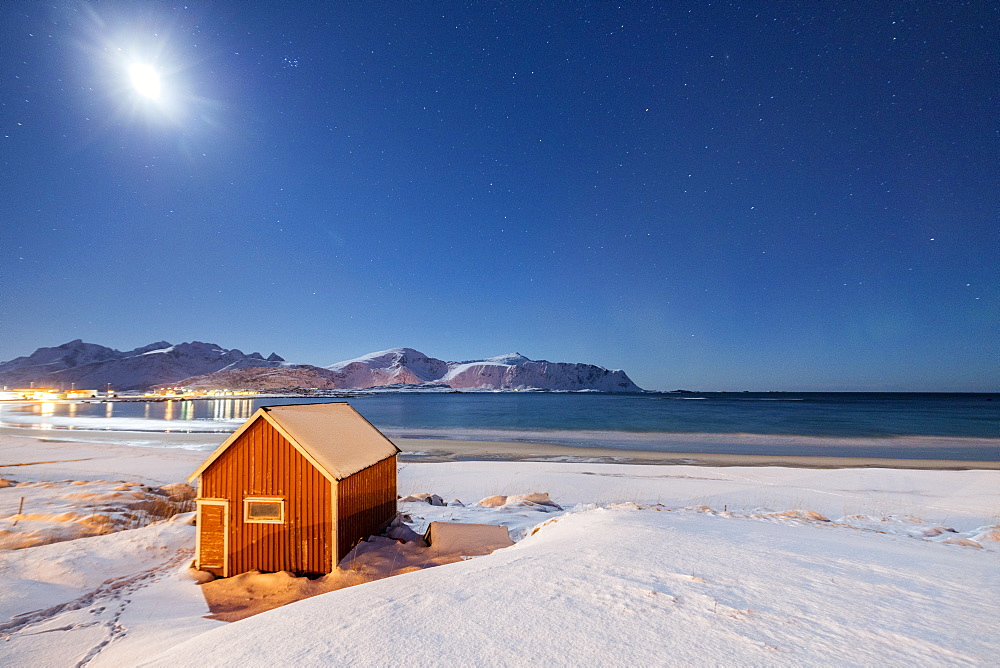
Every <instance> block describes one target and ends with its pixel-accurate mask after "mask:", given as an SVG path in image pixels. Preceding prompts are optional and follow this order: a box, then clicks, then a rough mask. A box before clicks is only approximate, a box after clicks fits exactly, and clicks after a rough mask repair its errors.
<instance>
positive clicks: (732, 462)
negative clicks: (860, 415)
mask: <svg viewBox="0 0 1000 668" xmlns="http://www.w3.org/2000/svg"><path fill="white" fill-rule="evenodd" d="M392 440H393V442H394V443H395V444H396V445H397V447H399V449H400V450H402V451H403V453H404V454H403V457H402V460H403V461H421V462H449V461H484V460H486V461H489V460H497V461H547V462H551V461H572V462H580V461H586V462H601V463H616V464H664V465H687V466H784V467H789V468H809V469H834V468H896V469H929V470H943V471H963V470H972V469H976V470H980V469H981V470H1000V462H997V461H957V460H947V459H889V458H881V459H878V458H867V457H808V456H787V455H781V456H777V455H733V454H724V453H705V452H655V451H650V450H620V449H617V448H589V447H588V448H580V447H571V446H562V445H552V444H548V443H519V442H518V443H513V442H500V441H451V440H443V439H422V438H421V439H414V438H394V439H392Z"/></svg>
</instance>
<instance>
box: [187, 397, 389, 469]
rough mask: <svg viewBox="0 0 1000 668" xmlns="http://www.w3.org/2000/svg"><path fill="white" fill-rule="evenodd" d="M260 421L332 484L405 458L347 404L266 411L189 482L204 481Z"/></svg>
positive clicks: (256, 415)
mask: <svg viewBox="0 0 1000 668" xmlns="http://www.w3.org/2000/svg"><path fill="white" fill-rule="evenodd" d="M258 419H264V420H267V421H268V422H270V423H271V424H272V425H273V426H274V428H275V429H277V430H278V431H279V432H280V433H281V435H282V436H284V437H285V438H286V439H288V441H289V442H290V443H291V444H292V446H294V447H295V449H297V450H298V451H299V452H301V453H302V455H303V456H304V457H305V458H306V459H308V460H309V461H310V462H311V463H312V465H313V466H315V467H316V468H317V469H319V470H320V472H322V473H323V475H325V476H326V477H327V478H328V479H330V480H332V481H336V480H343V479H344V478H346V477H348V476H351V475H354V474H355V473H357V472H358V471H361V470H362V469H366V468H368V467H369V466H371V465H372V464H377V463H378V462H380V461H382V460H383V459H387V458H389V457H392V456H393V455H396V454H398V453H399V448H397V447H396V446H395V445H394V444H393V442H392V441H390V440H389V439H388V438H386V437H385V435H383V434H382V432H380V431H379V430H378V429H376V428H375V427H374V426H373V425H372V424H371V423H370V422H368V420H366V419H365V418H364V417H363V416H362V415H361V414H360V413H358V412H357V411H356V410H354V408H352V407H351V405H350V404H348V403H346V402H333V403H322V404H293V405H290V406H263V407H261V408H260V409H258V410H257V412H256V413H254V414H253V415H251V416H250V419H248V420H247V421H246V422H245V423H244V424H243V426H242V427H240V428H239V429H237V430H236V431H235V432H234V433H233V435H232V436H230V437H229V438H228V439H226V442H225V443H223V444H222V445H220V446H219V447H218V449H216V451H215V452H213V453H212V455H211V456H210V457H209V458H208V459H206V460H205V462H204V463H203V464H202V465H201V466H200V467H198V470H197V471H195V472H194V473H192V474H191V475H190V476H189V477H188V481H192V480H194V479H196V478H197V477H198V476H200V475H201V474H202V473H203V472H204V471H205V470H206V469H207V468H208V467H209V466H211V464H212V462H214V461H215V460H216V459H218V458H219V457H220V456H221V455H222V453H223V452H225V451H226V450H227V449H228V448H229V446H231V445H232V444H233V443H235V442H236V441H237V440H238V439H239V437H240V436H241V435H242V434H243V432H244V431H246V430H247V429H248V428H249V427H250V425H252V424H253V423H254V422H256V421H257V420H258Z"/></svg>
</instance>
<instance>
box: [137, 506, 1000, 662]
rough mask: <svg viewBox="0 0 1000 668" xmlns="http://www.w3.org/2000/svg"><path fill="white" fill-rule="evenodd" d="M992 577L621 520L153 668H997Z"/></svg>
mask: <svg viewBox="0 0 1000 668" xmlns="http://www.w3.org/2000/svg"><path fill="white" fill-rule="evenodd" d="M997 565H998V560H997V555H996V554H994V553H984V552H982V551H978V550H968V549H965V548H962V547H957V546H949V545H935V544H929V543H923V542H919V541H900V540H899V539H897V538H895V537H892V536H885V535H879V534H875V533H872V532H863V531H857V530H854V529H851V528H845V527H835V526H830V525H828V524H822V523H803V522H801V521H800V520H789V521H783V522H773V523H767V522H760V521H756V520H751V519H743V518H733V517H726V516H723V515H717V514H715V515H713V514H702V513H698V512H690V511H684V510H673V511H671V510H669V509H666V508H645V509H639V507H638V506H636V505H635V504H621V505H620V506H618V507H611V508H607V509H603V508H602V509H594V510H584V511H582V512H575V513H571V514H569V515H563V516H561V517H556V518H554V519H551V520H549V521H548V522H546V523H545V524H543V525H541V526H540V527H539V528H538V529H537V531H535V532H534V533H533V534H531V535H528V536H527V537H525V538H524V539H523V540H522V541H521V542H520V543H518V544H517V545H515V546H513V547H510V548H507V549H503V550H499V551H497V552H494V553H493V554H491V555H489V556H485V557H478V558H475V559H472V560H469V561H465V562H461V563H456V564H452V565H449V566H445V567H442V568H433V569H429V570H420V571H416V572H412V573H408V574H405V575H400V576H398V577H393V578H389V579H385V580H379V581H376V582H370V583H367V584H365V585H362V586H360V587H352V588H349V589H343V590H340V591H336V592H332V593H330V594H323V595H320V596H316V597H314V598H310V599H307V600H304V601H301V602H298V603H295V604H293V605H289V606H285V607H283V608H279V609H276V610H272V611H270V612H265V613H263V614H260V615H257V616H255V617H251V618H248V619H245V620H243V621H241V622H238V623H235V624H230V625H228V626H224V627H218V628H215V629H213V630H209V631H207V632H206V633H204V634H202V635H199V636H197V637H194V638H192V639H190V640H188V641H187V642H184V643H181V644H179V645H177V646H176V647H173V648H171V649H169V650H167V651H165V652H164V653H163V654H161V655H160V656H159V657H158V658H156V659H155V660H153V661H151V662H150V664H144V665H163V666H167V665H170V666H175V665H184V664H198V665H212V666H245V665H292V664H294V665H298V666H313V665H316V666H318V665H327V664H329V663H330V662H331V661H333V662H335V663H337V664H339V665H378V666H388V665H408V664H419V663H431V664H434V665H460V666H473V665H528V664H530V665H590V664H593V663H594V662H595V661H597V662H598V663H606V662H611V663H614V664H615V665H636V666H654V665H664V664H671V665H826V664H830V663H834V664H841V665H874V664H880V665H882V664H890V665H914V664H917V665H921V664H922V665H933V664H939V663H942V662H945V663H969V664H976V663H990V662H992V660H993V659H994V658H995V657H996V654H995V652H996V650H997V644H996V640H995V638H996V634H995V628H994V615H995V614H996V612H997V610H998V609H997V598H996V597H997V595H998V594H1000V591H998V589H997V581H996V578H995V577H994V572H995V571H994V570H993V569H995V568H996V567H997ZM595 657H598V658H595Z"/></svg>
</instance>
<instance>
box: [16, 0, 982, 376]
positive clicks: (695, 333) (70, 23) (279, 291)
mask: <svg viewBox="0 0 1000 668" xmlns="http://www.w3.org/2000/svg"><path fill="white" fill-rule="evenodd" d="M998 26H1000V4H998V3H991V2H975V3H961V2H951V1H949V2H940V3H937V2H896V3H858V2H835V1H821V2H795V3H792V2H760V3H752V2H750V3H715V2H712V3H709V2H703V1H697V2H663V3H650V2H645V3H638V2H635V3H622V4H621V5H615V4H612V3H608V2H593V3H591V2H555V3H551V2H546V3H541V2H481V3H480V2H474V3H465V2H433V3H432V2H339V1H338V2H305V1H301V2H282V3H279V2H246V1H245V0H240V1H232V2H225V1H221V0H218V1H215V2H199V1H197V0H193V1H191V2H187V3H167V2H63V1H61V0H55V1H53V2H47V3H42V2H34V1H32V2H27V1H23V0H5V1H4V2H3V3H2V5H0V44H2V47H0V53H2V58H0V77H2V78H0V81H2V88H0V95H2V97H0V142H2V143H0V178H2V180H0V183H2V197H0V216H2V239H0V241H2V243H0V269H2V294H0V298H2V302H0V313H2V316H0V359H3V360H7V359H11V358H13V357H16V356H19V355H27V354H29V353H31V352H32V351H33V350H34V349H35V348H36V347H39V346H52V345H57V344H60V343H63V342H66V341H69V340H71V339H75V338H82V339H84V340H85V341H88V342H93V343H100V344H103V345H108V346H111V347H115V348H119V349H123V350H126V349H131V348H134V347H137V346H140V345H144V344H146V343H150V342H152V341H156V340H161V339H166V340H168V341H171V342H174V343H179V342H181V341H190V340H201V341H211V342H214V343H218V344H220V345H222V346H224V347H227V348H239V349H241V350H243V351H244V352H247V353H249V352H251V351H259V352H261V353H263V354H264V355H267V354H269V353H270V352H272V351H275V352H278V353H279V354H280V355H282V356H284V357H285V358H286V359H288V360H289V361H292V362H304V363H311V364H318V365H325V364H330V363H333V362H336V361H339V360H343V359H349V358H352V357H356V356H358V355H361V354H364V353H367V352H371V351H374V350H380V349H384V348H389V347H395V346H409V347H413V348H417V349H418V350H420V351H422V352H424V353H427V354H428V355H431V356H434V357H439V358H443V359H448V360H465V359H477V358H482V357H485V356H491V355H499V354H502V353H506V352H513V351H518V352H520V353H522V354H524V355H527V356H528V357H530V358H532V359H548V360H551V361H566V362H588V363H593V364H600V365H602V366H606V367H609V368H622V369H625V371H626V372H627V373H628V374H629V375H630V377H631V378H632V379H633V380H634V381H635V382H636V383H638V384H639V385H640V386H642V387H645V388H648V389H662V390H671V389H675V388H692V389H702V390H742V389H749V390H772V389H773V390H915V391H922V390H941V391H961V390H970V391H997V390H998V389H1000V344H998V339H1000V335H998V330H1000V310H998V299H1000V222H998V220H1000V185H998V184H1000V169H998V165H1000V151H998V146H1000V134H998V127H1000V126H998V102H1000V95H998V81H1000V74H998V73H1000V55H998V54H1000V48H998V44H1000V28H998ZM136 64H142V65H146V66H147V67H149V68H152V69H153V70H155V71H156V72H157V73H158V75H159V77H160V90H159V94H158V95H156V91H155V90H152V89H146V92H145V94H144V93H143V92H142V91H140V88H141V87H142V84H141V82H139V84H140V86H138V87H137V86H136V85H133V79H132V76H131V74H130V68H131V67H132V66H133V65H136ZM147 85H148V86H153V87H155V85H156V84H155V82H153V83H148V82H147ZM150 95H153V96H155V97H150Z"/></svg>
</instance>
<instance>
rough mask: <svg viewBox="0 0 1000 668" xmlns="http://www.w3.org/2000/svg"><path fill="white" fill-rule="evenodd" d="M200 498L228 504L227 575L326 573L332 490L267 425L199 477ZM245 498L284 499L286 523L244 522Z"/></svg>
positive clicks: (330, 543)
mask: <svg viewBox="0 0 1000 668" xmlns="http://www.w3.org/2000/svg"><path fill="white" fill-rule="evenodd" d="M394 471H395V469H394ZM393 494H395V486H394V491H393ZM201 496H202V497H205V498H209V497H214V498H224V499H228V500H229V508H230V517H229V573H230V574H231V575H236V574H239V573H244V572H246V571H251V570H260V571H265V572H276V571H291V572H293V573H296V574H298V575H318V574H322V573H328V572H329V571H330V566H331V563H333V549H332V548H333V542H334V540H333V536H332V523H333V516H332V512H333V490H332V485H331V484H330V481H329V480H327V479H326V478H325V477H324V476H323V474H322V473H320V472H319V470H317V469H316V467H314V466H313V465H312V464H310V463H309V462H308V461H307V460H306V458H305V457H303V456H302V454H301V453H299V451H298V450H296V449H295V447H294V446H293V445H292V444H291V443H289V442H288V441H287V440H286V439H285V438H284V437H283V436H282V435H281V434H280V433H279V432H278V431H277V430H276V429H275V428H274V427H273V426H271V424H270V423H268V422H267V421H266V420H264V419H258V420H256V421H255V422H254V424H253V425H251V426H250V427H249V428H248V429H247V430H246V431H245V432H244V433H243V434H242V435H241V436H240V438H239V439H238V440H237V441H236V442H234V443H233V444H232V445H231V446H230V447H229V448H228V449H227V450H226V451H225V452H224V453H222V455H220V456H219V458H218V459H217V460H216V461H214V462H213V463H212V465H211V466H209V467H208V468H207V469H206V470H205V471H204V472H203V473H202V476H201ZM248 496H270V497H280V498H283V499H284V501H285V522H284V523H283V524H260V523H246V522H244V521H243V519H244V518H243V512H244V504H243V500H244V498H245V497H248ZM393 500H394V501H395V496H393Z"/></svg>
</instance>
